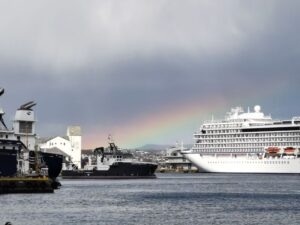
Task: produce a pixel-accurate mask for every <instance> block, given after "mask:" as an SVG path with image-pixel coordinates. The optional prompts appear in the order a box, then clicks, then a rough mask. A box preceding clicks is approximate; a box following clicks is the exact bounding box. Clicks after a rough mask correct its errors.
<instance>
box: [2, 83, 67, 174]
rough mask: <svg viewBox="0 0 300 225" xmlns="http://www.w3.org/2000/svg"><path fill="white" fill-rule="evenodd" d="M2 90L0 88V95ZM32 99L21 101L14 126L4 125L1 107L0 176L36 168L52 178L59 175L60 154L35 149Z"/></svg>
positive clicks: (34, 170) (31, 171)
mask: <svg viewBox="0 0 300 225" xmlns="http://www.w3.org/2000/svg"><path fill="white" fill-rule="evenodd" d="M3 93H4V89H3V88H1V89H0V96H1V95H2V94H3ZM35 105H36V103H34V102H33V101H31V102H28V103H26V104H23V105H22V106H20V107H19V109H18V110H17V111H16V114H15V117H14V120H13V129H12V130H10V129H8V128H7V126H6V124H5V122H4V119H3V116H4V111H3V110H2V109H1V108H0V177H16V176H21V175H26V176H27V175H28V176H30V175H36V173H37V170H39V171H40V170H41V169H43V170H44V171H47V176H48V177H49V178H51V179H52V180H55V179H56V177H57V176H58V175H59V174H60V172H61V169H62V162H63V156H62V155H59V154H51V153H45V152H41V151H38V150H37V149H36V133H35V118H34V111H33V110H32V107H33V106H35Z"/></svg>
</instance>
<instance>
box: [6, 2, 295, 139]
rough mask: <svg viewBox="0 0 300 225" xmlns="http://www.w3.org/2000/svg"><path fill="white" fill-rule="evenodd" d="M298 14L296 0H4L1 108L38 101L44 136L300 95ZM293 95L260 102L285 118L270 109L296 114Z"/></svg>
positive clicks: (11, 107)
mask: <svg viewBox="0 0 300 225" xmlns="http://www.w3.org/2000/svg"><path fill="white" fill-rule="evenodd" d="M297 9H299V3H298V2H297V1H289V2H284V3H282V2H281V1H272V2H261V1H251V2H244V1H226V2H219V1H185V2H182V1H156V2H152V1H151V2H150V1H116V2H113V1H89V2H84V3H83V2H74V1H64V2H59V5H58V4H55V3H53V1H43V2H40V1H35V2H33V3H28V2H26V3H25V2H22V1H19V2H17V3H9V2H7V3H3V2H2V3H0V31H1V35H0V74H1V75H0V76H1V86H3V87H4V88H6V94H7V96H6V95H5V96H3V97H1V105H2V106H3V107H4V106H6V107H5V109H6V110H7V115H10V114H13V111H14V109H15V108H16V107H17V104H22V103H23V102H24V101H27V100H36V101H37V102H38V106H37V109H38V112H39V113H38V115H39V121H40V125H39V126H40V129H41V133H43V132H44V133H49V134H50V133H57V132H64V130H63V129H64V128H63V127H64V125H65V126H67V125H69V124H72V123H78V124H82V126H84V128H85V129H86V130H88V129H89V128H91V127H93V126H97V125H98V124H99V126H103V127H110V126H114V125H116V124H120V123H122V122H123V121H134V120H135V119H136V118H139V117H140V116H141V115H143V114H145V113H148V114H149V115H150V114H151V113H152V112H155V111H159V110H161V109H162V108H166V107H167V106H168V105H170V106H173V105H178V106H180V105H184V103H185V102H195V104H198V103H199V104H200V103H201V102H203V101H204V100H206V99H210V98H212V99H213V98H214V97H215V96H222V97H223V98H224V99H225V100H227V101H228V105H229V107H230V106H231V104H233V103H237V104H248V103H243V102H238V101H240V100H239V99H238V100H236V99H237V96H238V97H239V96H241V97H242V96H243V94H245V95H247V96H245V98H246V97H249V96H248V95H251V92H252V91H253V90H254V91H260V92H262V93H264V91H265V90H268V89H271V88H272V85H273V86H274V85H278V84H281V83H282V88H283V89H284V88H285V87H287V86H291V87H293V89H292V90H297V89H298V83H299V79H300V76H299V75H298V74H299V63H298V62H297V59H299V52H300V51H299V44H298V40H299V32H298V30H297V24H299V19H300V16H299V15H298V14H299V13H298V10H297ZM276 87H278V86H276ZM249 93H250V94H249ZM275 95H276V94H275ZM295 96H297V93H296V92H295V91H289V92H288V93H281V92H280V91H279V92H278V94H277V95H276V99H275V100H274V97H273V98H272V97H266V100H264V102H263V103H265V104H266V108H267V109H272V108H275V113H277V115H280V116H284V115H287V114H288V113H286V112H284V110H283V109H279V108H278V107H276V105H283V106H284V107H290V108H291V109H293V111H295V112H297V111H299V110H300V106H295V104H294V101H296V97H295ZM251 101H254V100H251ZM12 103H13V104H12ZM251 103H252V102H251ZM99 129H101V128H99ZM185 132H188V133H189V134H191V132H192V131H185Z"/></svg>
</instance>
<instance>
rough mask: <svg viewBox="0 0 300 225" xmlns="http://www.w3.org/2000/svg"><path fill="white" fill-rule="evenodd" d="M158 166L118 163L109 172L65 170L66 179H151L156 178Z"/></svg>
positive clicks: (63, 175) (63, 174)
mask: <svg viewBox="0 0 300 225" xmlns="http://www.w3.org/2000/svg"><path fill="white" fill-rule="evenodd" d="M156 168H157V165H156V164H151V163H131V162H116V163H114V164H113V165H111V166H109V169H108V170H96V169H95V170H63V171H62V173H61V175H62V178H64V179H146V178H147V179H149V178H150V179H151V178H156V176H155V174H154V172H155V170H156Z"/></svg>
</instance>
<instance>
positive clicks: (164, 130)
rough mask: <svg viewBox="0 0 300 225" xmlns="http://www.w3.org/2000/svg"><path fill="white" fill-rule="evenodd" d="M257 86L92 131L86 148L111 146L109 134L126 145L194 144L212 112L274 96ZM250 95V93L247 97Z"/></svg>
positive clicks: (84, 139)
mask: <svg viewBox="0 0 300 225" xmlns="http://www.w3.org/2000/svg"><path fill="white" fill-rule="evenodd" d="M275 86H277V85H275V84H273V85H272V87H273V88H274V87H275ZM278 87H280V88H281V89H284V88H282V83H279V84H278ZM256 89H257V91H255V92H253V90H244V92H243V95H238V96H237V97H236V98H235V99H234V98H229V97H224V96H214V97H213V98H211V99H208V100H207V101H203V100H202V101H198V102H195V101H191V102H189V103H186V104H182V105H180V106H175V107H170V106H169V107H165V108H161V110H159V111H158V112H157V113H154V114H153V113H152V114H151V115H145V116H143V117H142V118H139V119H137V120H135V121H131V122H130V123H124V124H121V125H120V126H115V127H111V128H109V129H105V128H103V129H102V130H97V129H94V130H90V132H89V133H88V134H86V135H85V137H84V138H83V143H84V146H83V147H84V148H95V147H97V146H100V145H102V146H107V137H108V135H109V134H111V135H112V136H113V137H114V138H115V141H116V144H117V145H119V146H120V147H122V148H136V147H140V146H143V145H145V144H173V143H175V142H176V141H182V140H183V138H185V140H183V141H185V143H192V142H193V140H192V138H193V136H192V134H193V132H194V131H196V130H197V129H198V127H199V126H200V124H201V123H202V122H203V120H208V119H211V116H212V115H214V114H215V115H218V114H220V113H221V115H224V111H228V110H229V109H230V108H231V107H232V106H238V105H241V106H243V105H242V104H237V103H241V102H242V103H245V102H246V103H247V104H251V103H254V104H258V103H263V102H264V101H266V100H267V101H269V99H270V98H274V93H273V92H272V91H269V92H268V91H266V90H265V89H263V88H261V89H260V88H259V87H256ZM275 89H276V87H275ZM260 90H261V91H260ZM277 90H278V89H277ZM247 94H249V95H248V96H247ZM245 96H247V97H245ZM228 99H230V100H228ZM221 118H222V117H221ZM99 127H101V126H99Z"/></svg>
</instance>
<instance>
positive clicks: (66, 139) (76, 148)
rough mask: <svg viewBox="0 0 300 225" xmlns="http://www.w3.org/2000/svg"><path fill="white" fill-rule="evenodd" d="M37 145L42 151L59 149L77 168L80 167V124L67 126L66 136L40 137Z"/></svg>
mask: <svg viewBox="0 0 300 225" xmlns="http://www.w3.org/2000/svg"><path fill="white" fill-rule="evenodd" d="M39 142H40V144H39V147H40V148H41V149H42V151H44V152H51V149H60V150H61V151H62V152H63V153H64V154H65V155H67V156H69V161H72V162H73V164H75V165H76V166H77V167H78V168H81V129H80V126H69V127H68V128H67V133H66V136H56V137H52V138H40V139H39Z"/></svg>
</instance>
